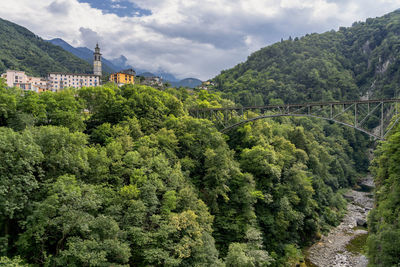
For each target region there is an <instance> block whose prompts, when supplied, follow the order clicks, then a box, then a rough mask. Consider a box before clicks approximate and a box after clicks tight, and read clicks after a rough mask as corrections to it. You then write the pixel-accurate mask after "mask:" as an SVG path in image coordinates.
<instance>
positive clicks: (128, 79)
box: [110, 69, 136, 86]
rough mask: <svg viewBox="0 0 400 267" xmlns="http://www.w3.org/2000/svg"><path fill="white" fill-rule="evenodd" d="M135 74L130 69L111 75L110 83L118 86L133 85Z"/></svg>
mask: <svg viewBox="0 0 400 267" xmlns="http://www.w3.org/2000/svg"><path fill="white" fill-rule="evenodd" d="M135 74H136V73H135V71H134V70H132V69H130V70H123V71H120V72H117V73H113V74H111V75H110V82H114V83H116V84H118V85H119V86H121V85H124V84H135Z"/></svg>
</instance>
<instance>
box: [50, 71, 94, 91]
mask: <svg viewBox="0 0 400 267" xmlns="http://www.w3.org/2000/svg"><path fill="white" fill-rule="evenodd" d="M47 81H48V87H49V88H50V89H51V90H52V91H58V90H60V89H63V88H67V87H72V88H82V87H90V86H98V85H100V76H98V75H94V74H76V73H60V72H51V73H49V74H48V76H47Z"/></svg>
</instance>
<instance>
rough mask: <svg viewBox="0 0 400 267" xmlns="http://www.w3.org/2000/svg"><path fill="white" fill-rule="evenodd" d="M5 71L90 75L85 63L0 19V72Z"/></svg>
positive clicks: (31, 73) (40, 74) (27, 31)
mask: <svg viewBox="0 0 400 267" xmlns="http://www.w3.org/2000/svg"><path fill="white" fill-rule="evenodd" d="M7 69H15V70H21V71H26V72H27V74H29V75H34V76H46V75H47V73H49V72H72V73H91V72H92V71H93V67H92V66H91V65H90V64H88V63H87V62H86V61H83V60H82V59H80V58H78V57H76V56H75V55H73V54H71V53H69V52H67V51H65V50H64V49H62V48H60V47H59V46H56V45H53V44H51V43H48V42H46V41H44V40H43V39H42V38H40V37H39V36H37V35H35V34H34V33H32V32H31V31H29V30H28V29H26V28H24V27H22V26H19V25H17V24H15V23H13V22H10V21H7V20H4V19H1V18H0V72H4V71H6V70H7Z"/></svg>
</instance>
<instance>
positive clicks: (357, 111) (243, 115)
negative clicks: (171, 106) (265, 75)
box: [189, 99, 400, 140]
mask: <svg viewBox="0 0 400 267" xmlns="http://www.w3.org/2000/svg"><path fill="white" fill-rule="evenodd" d="M399 110H400V99H376V100H355V101H342V102H313V103H303V104H282V105H267V106H252V107H228V108H198V109H189V114H190V115H191V116H193V117H196V118H203V119H209V120H211V121H213V122H214V123H215V124H216V125H217V127H218V128H219V130H220V131H221V132H228V131H229V130H231V129H233V128H235V127H237V126H239V125H242V124H245V123H247V122H251V121H256V120H260V119H265V118H276V117H311V118H318V119H323V120H327V121H332V122H334V123H338V124H341V125H344V126H347V127H351V128H354V129H356V130H358V131H361V132H363V133H365V134H367V135H369V136H371V137H373V138H375V139H379V140H385V137H386V136H387V134H388V133H389V132H390V131H391V130H392V129H393V127H394V126H395V125H396V124H397V123H398V122H399V120H400V116H398V115H399ZM392 118H394V120H393V121H392ZM371 120H372V121H374V123H372V124H373V126H371V125H369V124H371V123H370V121H371Z"/></svg>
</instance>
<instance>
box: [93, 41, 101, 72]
mask: <svg viewBox="0 0 400 267" xmlns="http://www.w3.org/2000/svg"><path fill="white" fill-rule="evenodd" d="M93 57H94V58H93V74H94V75H98V76H101V75H102V71H101V54H100V48H99V44H98V43H97V44H96V48H95V49H94V53H93Z"/></svg>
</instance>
